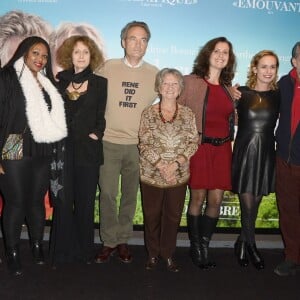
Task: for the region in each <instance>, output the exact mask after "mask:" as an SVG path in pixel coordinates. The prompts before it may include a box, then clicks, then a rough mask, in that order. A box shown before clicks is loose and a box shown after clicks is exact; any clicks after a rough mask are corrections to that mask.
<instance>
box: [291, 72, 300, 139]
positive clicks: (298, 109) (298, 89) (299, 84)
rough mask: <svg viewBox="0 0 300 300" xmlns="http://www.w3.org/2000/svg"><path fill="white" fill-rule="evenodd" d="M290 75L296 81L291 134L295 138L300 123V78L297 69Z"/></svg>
mask: <svg viewBox="0 0 300 300" xmlns="http://www.w3.org/2000/svg"><path fill="white" fill-rule="evenodd" d="M290 75H291V77H292V78H293V79H295V88H294V97H293V103H292V111H291V134H292V136H293V135H294V133H295V131H296V129H297V127H298V124H299V121H300V80H299V78H298V74H297V70H296V68H294V69H293V70H292V71H291V72H290Z"/></svg>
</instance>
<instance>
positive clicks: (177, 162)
mask: <svg viewBox="0 0 300 300" xmlns="http://www.w3.org/2000/svg"><path fill="white" fill-rule="evenodd" d="M175 163H176V164H177V167H178V169H179V168H180V162H179V161H178V160H175Z"/></svg>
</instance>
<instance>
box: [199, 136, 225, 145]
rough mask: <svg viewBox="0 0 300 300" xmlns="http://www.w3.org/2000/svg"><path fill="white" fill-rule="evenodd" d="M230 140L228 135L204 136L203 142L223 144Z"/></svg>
mask: <svg viewBox="0 0 300 300" xmlns="http://www.w3.org/2000/svg"><path fill="white" fill-rule="evenodd" d="M228 141H230V136H227V137H225V138H216V137H209V136H205V137H204V138H203V143H207V144H212V145H213V146H221V145H223V144H224V143H226V142H228Z"/></svg>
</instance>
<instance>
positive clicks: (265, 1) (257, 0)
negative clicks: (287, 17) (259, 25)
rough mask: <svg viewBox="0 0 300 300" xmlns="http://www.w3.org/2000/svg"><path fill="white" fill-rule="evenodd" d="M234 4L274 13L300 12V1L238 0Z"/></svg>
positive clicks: (239, 6) (243, 7) (238, 6)
mask: <svg viewBox="0 0 300 300" xmlns="http://www.w3.org/2000/svg"><path fill="white" fill-rule="evenodd" d="M232 5H233V6H235V7H237V8H242V9H254V10H261V11H266V12H267V13H268V14H274V13H276V12H277V13H280V12H282V13H300V2H292V1H276V0H237V1H233V3H232Z"/></svg>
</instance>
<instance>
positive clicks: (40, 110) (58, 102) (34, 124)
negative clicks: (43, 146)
mask: <svg viewBox="0 0 300 300" xmlns="http://www.w3.org/2000/svg"><path fill="white" fill-rule="evenodd" d="M14 68H15V70H16V72H17V75H20V73H21V72H22V70H23V73H22V75H21V77H20V79H19V81H20V84H21V87H22V90H23V93H24V96H25V99H26V101H25V102H26V103H25V104H26V116H27V119H28V124H29V128H30V130H31V133H32V136H33V139H34V140H35V141H36V142H37V143H52V142H57V141H59V140H61V139H62V138H64V137H66V136H67V125H66V117H65V110H64V103H63V100H62V97H61V96H60V94H59V93H58V91H57V90H56V88H55V87H54V86H53V84H52V83H51V82H50V80H49V79H48V78H47V77H45V76H44V75H42V74H40V73H38V74H37V78H38V81H39V82H40V84H41V85H42V87H43V88H44V90H45V91H46V92H47V93H48V95H49V97H50V100H51V111H49V110H48V106H47V103H46V101H45V99H44V95H43V93H42V91H41V89H40V87H39V85H38V82H37V80H36V79H35V78H34V76H33V74H32V73H31V71H30V70H29V68H28V67H27V66H26V64H25V63H24V59H23V57H21V58H20V59H18V60H17V61H16V62H15V64H14Z"/></svg>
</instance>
